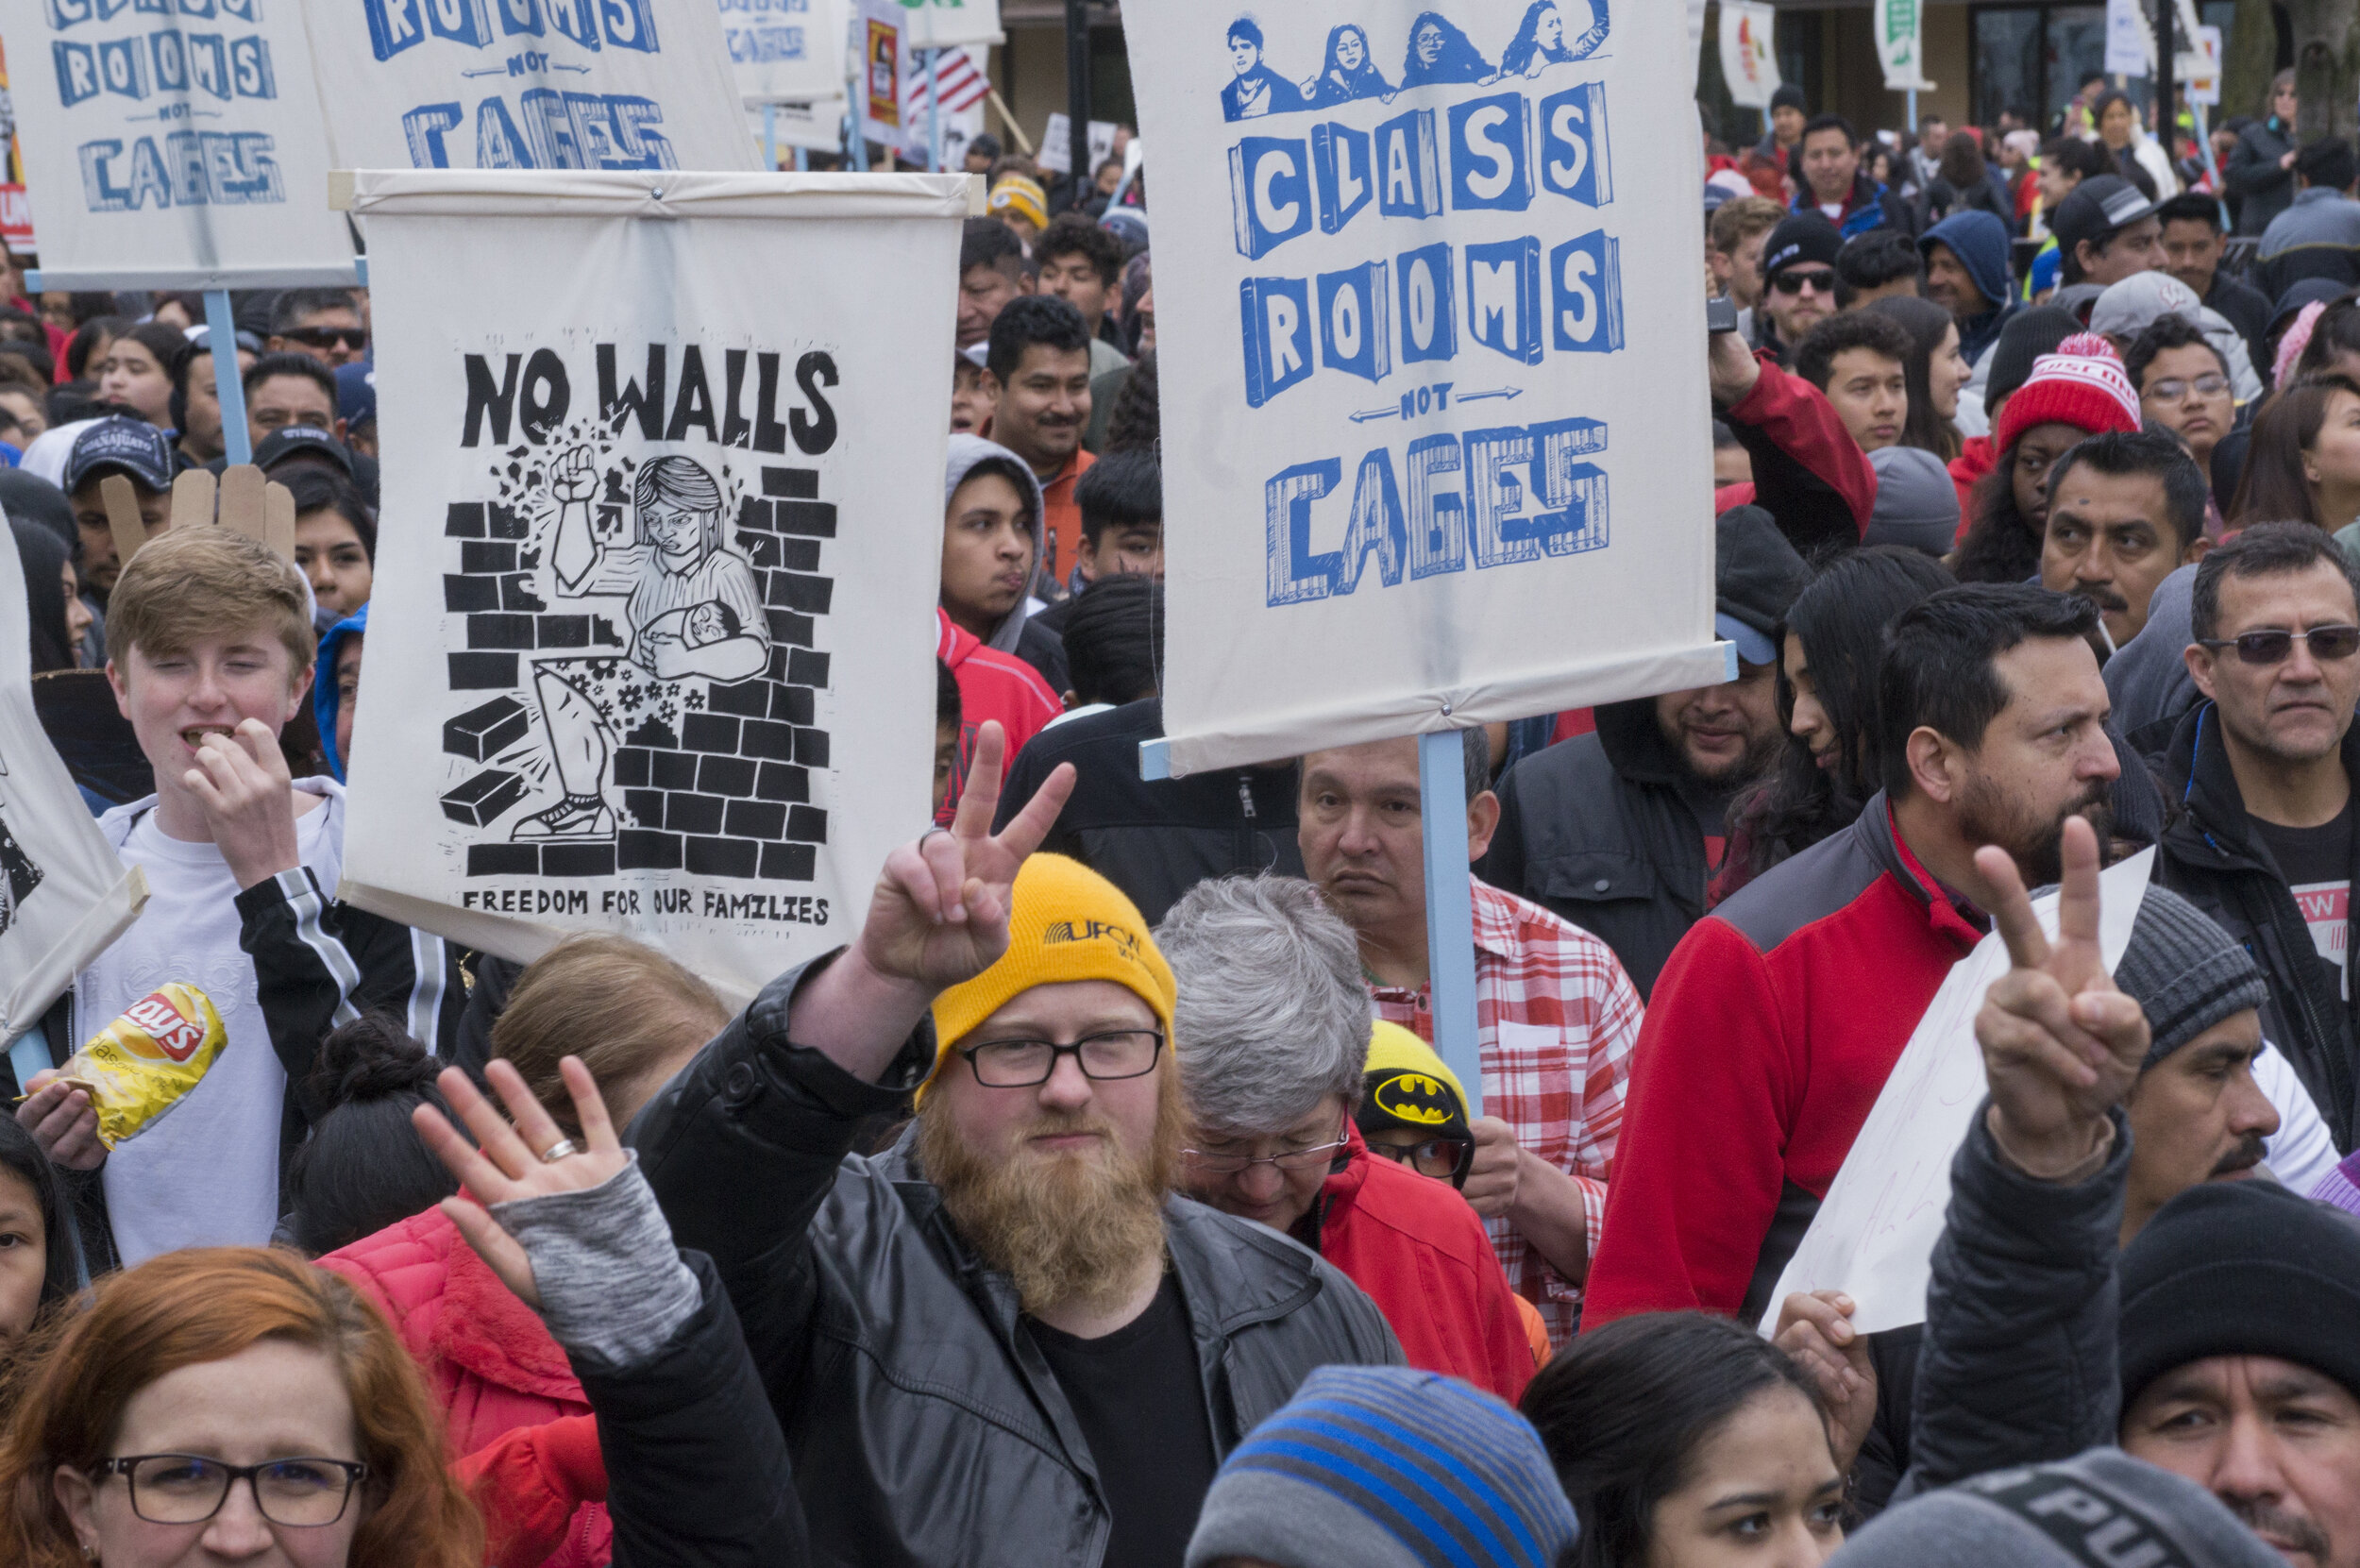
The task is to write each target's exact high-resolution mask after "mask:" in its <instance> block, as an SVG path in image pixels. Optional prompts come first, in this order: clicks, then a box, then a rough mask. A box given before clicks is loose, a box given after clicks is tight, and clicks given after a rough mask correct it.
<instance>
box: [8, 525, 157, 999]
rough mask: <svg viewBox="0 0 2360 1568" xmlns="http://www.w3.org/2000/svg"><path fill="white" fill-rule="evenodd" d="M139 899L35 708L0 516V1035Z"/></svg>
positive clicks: (55, 988)
mask: <svg viewBox="0 0 2360 1568" xmlns="http://www.w3.org/2000/svg"><path fill="white" fill-rule="evenodd" d="M146 902H147V877H146V873H144V872H143V871H141V870H140V869H139V868H136V867H134V868H131V869H129V870H126V869H125V868H124V865H123V862H122V861H121V860H120V859H119V858H117V856H116V854H115V851H114V846H113V845H111V844H110V843H108V842H107V839H106V836H105V835H103V834H101V833H100V832H99V831H98V820H97V818H93V816H91V814H90V807H89V806H88V805H86V804H84V803H83V801H82V792H81V791H80V790H78V789H76V788H75V786H74V779H73V776H72V775H71V774H69V773H68V772H67V771H66V767H65V764H64V763H63V762H60V761H59V758H58V753H57V750H56V749H55V748H54V747H52V746H51V745H50V744H49V737H48V736H47V735H45V734H43V733H42V728H41V721H40V720H39V719H38V718H36V717H34V715H33V660H32V635H31V632H30V629H29V625H28V621H27V615H26V612H25V569H24V566H23V565H22V564H21V562H20V561H19V560H18V557H17V553H16V536H15V534H14V533H13V532H12V531H10V530H9V529H8V527H7V526H6V524H5V521H4V520H0V1039H7V1038H8V1037H11V1036H14V1035H18V1034H21V1033H23V1032H24V1031H25V1030H26V1029H29V1028H31V1027H32V1026H33V1025H34V1024H35V1023H37V1022H39V1021H40V1020H41V1015H42V1013H44V1012H46V1011H48V1009H49V1004H50V1003H53V1002H55V1001H57V1000H58V998H59V997H60V996H62V995H64V994H65V989H66V987H67V986H71V985H72V984H73V983H74V976H75V974H76V972H77V971H79V970H80V969H82V967H83V966H84V965H86V964H88V963H89V962H90V961H91V960H92V959H93V958H95V957H97V956H98V955H99V954H100V953H104V952H105V951H106V950H107V948H108V947H109V946H110V945H111V944H112V943H113V941H114V939H115V938H116V937H118V936H122V935H123V934H124V932H125V931H126V930H128V929H129V928H130V924H131V922H132V921H133V920H134V919H137V918H138V916H139V912H140V909H141V908H142V906H143V905H144V904H145V903H146Z"/></svg>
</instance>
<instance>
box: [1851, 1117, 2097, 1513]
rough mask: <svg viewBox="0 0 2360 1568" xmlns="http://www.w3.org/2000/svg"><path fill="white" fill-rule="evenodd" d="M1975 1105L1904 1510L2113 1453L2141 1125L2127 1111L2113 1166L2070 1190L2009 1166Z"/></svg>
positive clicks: (1931, 1296) (1940, 1264) (1944, 1242)
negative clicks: (2012, 1471)
mask: <svg viewBox="0 0 2360 1568" xmlns="http://www.w3.org/2000/svg"><path fill="white" fill-rule="evenodd" d="M1990 1104H1991V1102H1990V1101H1989V1100H1985V1101H1984V1102H1983V1104H1981V1105H1980V1106H1978V1107H1977V1108H1976V1111H1975V1120H1974V1121H1973V1122H1972V1123H1971V1124H1970V1126H1969V1128H1968V1131H1967V1135H1966V1138H1965V1140H1964V1142H1962V1143H1961V1144H1960V1145H1959V1152H1958V1154H1957V1155H1954V1156H1953V1157H1952V1158H1951V1161H1950V1207H1949V1213H1948V1216H1947V1222H1946V1223H1945V1224H1944V1226H1943V1230H1942V1239H1941V1240H1939V1241H1937V1242H1935V1243H1934V1256H1933V1260H1932V1277H1931V1278H1930V1280H1929V1281H1928V1283H1927V1286H1926V1328H1925V1338H1924V1339H1923V1340H1921V1341H1920V1342H1919V1345H1918V1350H1917V1382H1916V1387H1915V1389H1914V1391H1913V1399H1914V1408H1913V1412H1912V1416H1911V1422H1910V1443H1909V1455H1910V1467H1909V1472H1908V1474H1906V1475H1903V1476H1902V1477H1901V1484H1900V1487H1899V1489H1898V1490H1897V1491H1896V1492H1895V1493H1894V1501H1895V1502H1896V1503H1898V1502H1906V1501H1907V1500H1908V1499H1909V1498H1911V1497H1913V1496H1915V1495H1916V1494H1917V1493H1919V1492H1930V1491H1933V1490H1934V1489H1936V1488H1938V1487H1946V1486H1948V1485H1950V1484H1951V1483H1953V1482H1955V1481H1964V1480H1965V1479H1966V1478H1967V1477H1969V1476H1970V1475H1982V1474H1983V1473H1984V1472H1986V1471H1992V1470H2004V1469H2008V1468H2011V1467H2013V1466H2015V1465H2026V1464H2045V1463H2048V1461H2050V1460H2054V1459H2068V1458H2072V1457H2073V1456H2074V1455H2076V1454H2079V1453H2081V1452H2082V1450H2083V1449H2085V1448H2093V1447H2098V1446H2100V1445H2104V1444H2111V1443H2112V1442H2114V1441H2115V1429H2116V1425H2117V1417H2118V1415H2119V1412H2120V1410H2121V1406H2122V1385H2121V1374H2120V1372H2119V1370H2118V1369H2117V1367H2116V1348H2115V1346H2116V1320H2117V1319H2118V1317H2119V1316H2120V1301H2121V1292H2120V1287H2119V1285H2118V1284H2117V1283H2116V1274H2115V1268H2116V1254H2117V1252H2118V1251H2119V1250H2120V1247H2119V1233H2120V1231H2121V1228H2122V1195H2123V1189H2125V1187H2126V1186H2127V1185H2128V1184H2129V1182H2130V1178H2131V1128H2130V1123H2129V1122H2128V1121H2125V1120H2124V1119H2123V1115H2122V1112H2121V1111H2119V1110H2116V1111H2111V1112H2109V1113H2108V1114H2109V1115H2110V1116H2112V1117H2113V1118H2114V1123H2115V1141H2114V1149H2113V1152H2112V1153H2111V1154H2110V1155H2108V1157H2107V1161H2106V1165H2105V1168H2104V1169H2103V1170H2101V1171H2100V1172H2099V1173H2098V1174H2097V1175H2095V1176H2092V1177H2091V1178H2090V1179H2089V1180H2087V1181H2085V1182H2082V1183H2081V1184H2080V1185H2078V1186H2074V1187H2060V1186H2059V1185H2057V1184H2056V1183H2054V1182H2044V1181H2035V1180H2033V1179H2032V1178H2031V1177H2030V1176H2027V1175H2024V1174H2023V1173H2021V1172H2017V1171H2016V1170H2014V1169H2013V1168H2012V1167H2010V1166H2009V1165H2008V1164H2007V1162H2006V1161H2004V1160H2003V1159H2001V1158H2000V1156H1999V1150H1998V1145H1997V1144H1996V1143H1994V1142H1993V1141H1992V1137H1991V1130H1990V1128H1989V1127H1988V1126H1986V1125H1985V1112H1986V1111H1987V1110H1988V1108H1989V1106H1990Z"/></svg>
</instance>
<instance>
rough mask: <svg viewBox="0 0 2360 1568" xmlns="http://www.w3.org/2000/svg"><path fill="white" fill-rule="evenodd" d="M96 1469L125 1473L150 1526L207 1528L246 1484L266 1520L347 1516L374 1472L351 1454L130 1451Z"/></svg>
mask: <svg viewBox="0 0 2360 1568" xmlns="http://www.w3.org/2000/svg"><path fill="white" fill-rule="evenodd" d="M92 1468H93V1470H94V1471H95V1472H96V1473H97V1475H99V1476H100V1477H101V1478H104V1477H106V1476H108V1475H120V1476H122V1477H123V1479H124V1484H125V1485H126V1486H127V1487H129V1488H130V1492H131V1511H132V1512H133V1513H135V1514H138V1515H139V1516H140V1517H141V1518H142V1519H144V1520H146V1521H147V1522H148V1523H149V1524H151V1525H202V1524H203V1523H205V1521H207V1520H208V1519H211V1517H212V1516H213V1515H215V1514H217V1513H219V1512H220V1511H221V1506H222V1505H223V1504H224V1503H226V1502H228V1500H229V1489H230V1488H231V1487H233V1486H235V1485H237V1483H238V1482H240V1481H244V1482H245V1483H246V1484H247V1485H249V1486H251V1487H252V1488H253V1489H254V1506H255V1507H256V1508H258V1509H261V1513H262V1517H263V1518H265V1519H267V1520H269V1521H270V1522H271V1523H272V1524H274V1525H290V1526H298V1527H306V1528H308V1527H310V1526H316V1525H333V1524H334V1523H335V1522H336V1521H337V1520H339V1519H342V1518H343V1517H344V1516H345V1509H346V1508H347V1507H349V1506H350V1505H351V1502H352V1489H353V1488H354V1487H356V1486H358V1485H360V1484H361V1482H362V1478H363V1477H365V1476H366V1475H368V1473H369V1467H368V1466H367V1465H365V1464H360V1463H357V1462H355V1461H354V1460H351V1459H315V1458H299V1459H272V1460H270V1461H269V1462H268V1463H265V1464H224V1463H222V1462H221V1461H220V1460H219V1459H209V1458H205V1457H203V1456H202V1455H198V1454H128V1455H126V1456H124V1457H123V1458H113V1459H101V1460H99V1461H98V1463H97V1464H95V1465H94V1466H93V1467H92Z"/></svg>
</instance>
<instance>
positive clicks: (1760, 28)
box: [1721, 0, 1778, 109]
mask: <svg viewBox="0 0 2360 1568" xmlns="http://www.w3.org/2000/svg"><path fill="white" fill-rule="evenodd" d="M1777 18H1778V8H1776V7H1774V6H1771V5H1769V4H1767V0H1721V79H1722V80H1723V81H1725V82H1727V83H1728V89H1729V101H1730V102H1731V103H1733V104H1736V105H1737V106H1738V107H1739V108H1741V109H1768V108H1769V107H1770V94H1771V93H1776V92H1777V91H1778V50H1777V49H1776V48H1775V47H1774V46H1773V44H1772V42H1771V40H1772V33H1773V30H1774V27H1775V24H1776V22H1777Z"/></svg>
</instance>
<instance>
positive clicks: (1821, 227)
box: [1762, 210, 2030, 374]
mask: <svg viewBox="0 0 2360 1568" xmlns="http://www.w3.org/2000/svg"><path fill="white" fill-rule="evenodd" d="M1843 249H1844V236H1843V235H1842V234H1840V233H1838V232H1836V227H1835V225H1833V224H1831V223H1829V221H1828V215H1827V214H1826V213H1825V212H1821V211H1816V210H1814V211H1809V212H1797V213H1795V215H1794V216H1793V217H1791V218H1786V219H1783V220H1781V221H1780V222H1779V224H1778V228H1774V229H1772V230H1771V231H1770V237H1769V238H1768V239H1767V240H1764V241H1763V242H1762V277H1763V278H1764V279H1767V278H1772V277H1775V276H1776V275H1777V274H1778V273H1779V272H1782V271H1784V270H1785V269H1786V268H1788V267H1792V266H1799V265H1801V264H1803V263H1805V262H1809V261H1817V262H1819V263H1820V264H1821V265H1823V266H1829V267H1831V266H1834V265H1835V259H1836V256H1837V254H1838V253H1839V252H1841V251H1842V250H1843ZM2027 374H2030V372H2029V371H2028V372H2027Z"/></svg>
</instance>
